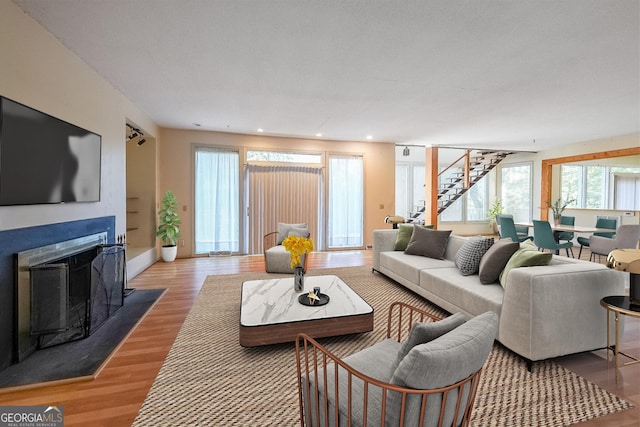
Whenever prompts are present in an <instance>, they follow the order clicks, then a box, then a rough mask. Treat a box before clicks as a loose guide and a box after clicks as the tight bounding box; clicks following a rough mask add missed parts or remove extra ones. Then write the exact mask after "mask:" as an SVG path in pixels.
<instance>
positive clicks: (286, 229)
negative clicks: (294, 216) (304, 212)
mask: <svg viewBox="0 0 640 427" xmlns="http://www.w3.org/2000/svg"><path fill="white" fill-rule="evenodd" d="M305 230H306V233H307V234H304V235H303V237H307V236H308V235H309V229H308V228H307V224H306V223H300V224H287V223H284V222H279V223H278V243H277V244H278V245H281V244H282V242H283V241H284V239H286V238H287V236H288V235H289V234H290V233H291V231H294V232H296V233H300V232H304V231H305ZM296 235H301V234H296Z"/></svg>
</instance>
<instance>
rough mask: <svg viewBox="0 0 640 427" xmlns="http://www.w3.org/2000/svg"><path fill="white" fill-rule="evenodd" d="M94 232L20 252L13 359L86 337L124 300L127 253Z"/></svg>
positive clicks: (104, 234) (121, 247)
mask: <svg viewBox="0 0 640 427" xmlns="http://www.w3.org/2000/svg"><path fill="white" fill-rule="evenodd" d="M106 242H107V233H106V232H104V233H97V234H93V235H90V236H84V237H80V238H77V239H72V240H68V241H65V242H60V243H55V244H52V245H47V246H43V247H39V248H35V249H30V250H27V251H22V252H19V253H18V256H17V263H18V265H17V272H18V280H17V307H16V311H17V314H18V316H17V317H18V328H17V331H16V333H17V336H16V341H17V345H16V350H17V351H16V354H15V360H16V361H17V362H20V361H23V360H24V359H25V358H27V357H28V356H29V355H31V354H32V353H33V352H34V351H36V350H37V349H38V348H45V347H49V346H53V345H58V344H63V343H66V342H70V341H74V340H78V339H82V338H86V337H88V336H89V335H91V334H92V333H93V332H95V330H97V329H98V328H99V327H100V326H101V325H102V324H103V323H104V322H105V321H106V320H107V319H108V318H109V317H110V316H112V315H113V314H114V313H115V312H116V311H117V310H118V309H119V308H120V307H122V305H123V304H124V287H125V253H124V247H123V245H121V244H111V245H110V244H107V243H106Z"/></svg>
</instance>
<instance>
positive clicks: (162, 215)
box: [156, 190, 182, 246]
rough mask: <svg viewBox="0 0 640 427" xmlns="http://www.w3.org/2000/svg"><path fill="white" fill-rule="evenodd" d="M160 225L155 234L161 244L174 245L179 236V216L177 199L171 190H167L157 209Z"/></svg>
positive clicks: (180, 222)
mask: <svg viewBox="0 0 640 427" xmlns="http://www.w3.org/2000/svg"><path fill="white" fill-rule="evenodd" d="M158 217H159V219H160V225H158V231H157V232H156V236H157V237H159V238H160V239H161V240H162V244H163V246H175V245H176V244H177V239H178V237H180V224H182V221H180V216H179V215H178V200H177V199H176V196H175V195H174V194H173V192H172V191H171V190H167V192H166V193H165V194H164V198H163V199H162V206H161V208H160V210H159V211H158Z"/></svg>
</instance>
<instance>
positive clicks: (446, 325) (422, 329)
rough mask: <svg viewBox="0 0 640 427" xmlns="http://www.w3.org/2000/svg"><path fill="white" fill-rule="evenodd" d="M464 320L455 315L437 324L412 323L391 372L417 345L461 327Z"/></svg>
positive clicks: (460, 314)
mask: <svg viewBox="0 0 640 427" xmlns="http://www.w3.org/2000/svg"><path fill="white" fill-rule="evenodd" d="M465 320H466V319H465V317H464V315H463V314H462V313H455V314H452V315H451V316H449V317H445V318H444V319H442V320H439V321H437V322H416V323H414V324H413V326H412V327H411V331H410V332H409V336H408V337H407V339H406V340H404V341H403V342H402V345H401V346H400V349H399V350H398V353H397V355H396V359H395V363H393V370H394V371H395V368H396V367H398V365H399V364H400V362H401V361H402V359H404V357H405V356H406V355H407V353H409V351H410V350H411V349H412V348H413V347H415V346H416V345H418V344H424V343H427V342H429V341H432V340H434V339H436V338H438V337H439V336H442V335H444V334H446V333H447V332H449V331H451V330H453V329H455V328H457V327H458V326H460V325H462V324H463V323H464V322H465Z"/></svg>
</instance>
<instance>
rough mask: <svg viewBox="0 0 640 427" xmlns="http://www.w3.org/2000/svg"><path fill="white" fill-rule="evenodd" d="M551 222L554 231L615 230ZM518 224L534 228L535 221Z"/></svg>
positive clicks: (609, 231) (602, 231)
mask: <svg viewBox="0 0 640 427" xmlns="http://www.w3.org/2000/svg"><path fill="white" fill-rule="evenodd" d="M549 224H550V225H551V230H553V232H554V233H555V232H562V231H569V232H573V233H611V232H612V231H614V230H611V229H609V228H598V227H589V226H587V227H585V226H583V225H566V224H554V223H552V222H550V223H549ZM516 225H520V226H523V227H531V228H533V223H531V222H517V223H516Z"/></svg>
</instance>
